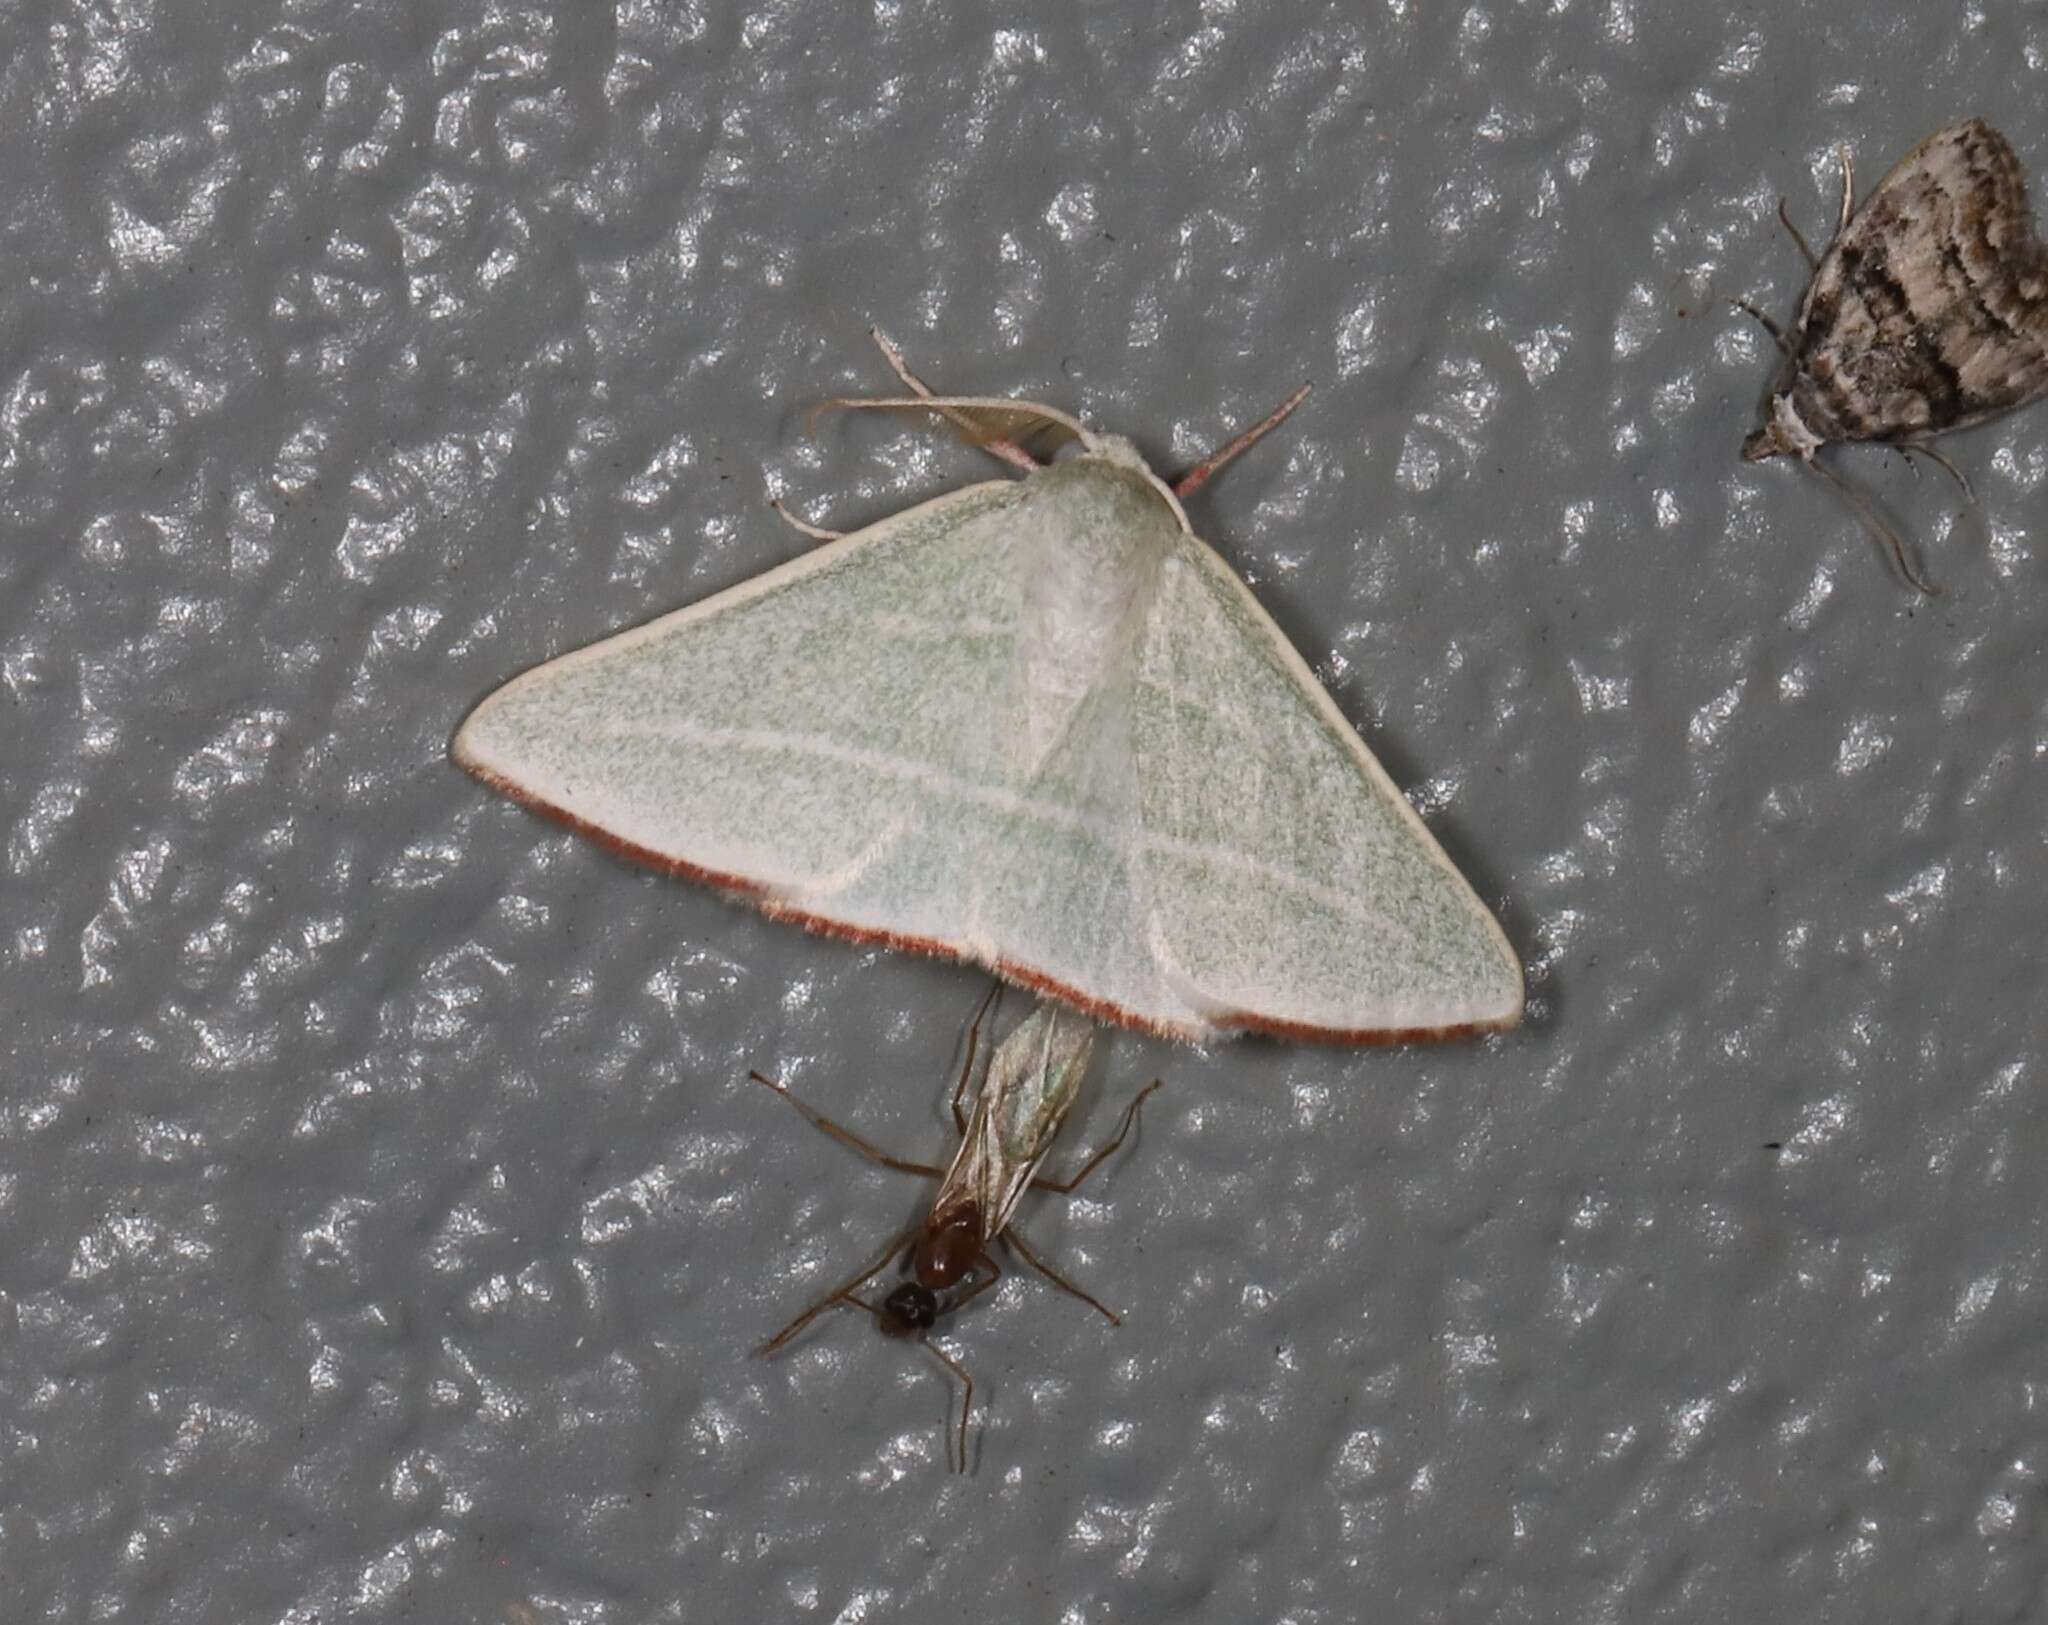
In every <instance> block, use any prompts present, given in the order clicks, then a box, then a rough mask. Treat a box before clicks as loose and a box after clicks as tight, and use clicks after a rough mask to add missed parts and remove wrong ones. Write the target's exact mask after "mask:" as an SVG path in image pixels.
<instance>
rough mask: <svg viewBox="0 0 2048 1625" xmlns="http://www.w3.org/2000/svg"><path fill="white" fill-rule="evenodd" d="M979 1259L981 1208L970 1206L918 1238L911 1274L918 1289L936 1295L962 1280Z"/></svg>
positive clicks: (970, 1204) (971, 1204)
mask: <svg viewBox="0 0 2048 1625" xmlns="http://www.w3.org/2000/svg"><path fill="white" fill-rule="evenodd" d="M980 1256H981V1209H980V1208H978V1207H976V1206H975V1205H974V1204H973V1203H969V1204H968V1205H967V1206H966V1207H964V1208H961V1209H960V1210H959V1211H958V1212H957V1213H955V1214H954V1215H953V1217H952V1218H950V1219H948V1220H947V1221H946V1222H945V1223H944V1224H942V1225H939V1226H937V1227H936V1228H935V1229H931V1230H927V1231H926V1232H925V1233H924V1234H923V1235H922V1236H920V1237H918V1239H917V1256H916V1258H915V1259H914V1260H913V1262H912V1264H911V1272H912V1273H913V1274H914V1275H915V1276H916V1277H917V1284H918V1285H919V1286H921V1287H925V1288H927V1289H929V1290H930V1291H933V1292H938V1291H942V1290H944V1289H945V1288H946V1287H949V1286H952V1285H953V1284H954V1283H955V1282H957V1281H959V1280H960V1279H962V1278H963V1277H964V1276H965V1275H966V1274H967V1272H968V1271H969V1270H971V1269H972V1268H974V1261H975V1260H976V1259H977V1258H979V1257H980ZM898 1290H899V1291H900V1290H902V1289H901V1288H899V1289H898Z"/></svg>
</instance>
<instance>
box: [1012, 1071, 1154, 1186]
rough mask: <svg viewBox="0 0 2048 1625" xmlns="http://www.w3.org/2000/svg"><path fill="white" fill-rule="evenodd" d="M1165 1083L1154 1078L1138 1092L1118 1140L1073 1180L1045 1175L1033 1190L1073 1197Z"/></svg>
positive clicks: (1117, 1133)
mask: <svg viewBox="0 0 2048 1625" xmlns="http://www.w3.org/2000/svg"><path fill="white" fill-rule="evenodd" d="M1163 1081H1164V1080H1163V1079H1160V1078H1154V1079H1153V1080H1152V1081H1151V1082H1150V1083H1148V1084H1146V1085H1145V1087H1144V1088H1142V1089H1140V1090H1139V1091H1138V1095H1137V1098H1136V1099H1135V1100H1133V1101H1132V1102H1131V1103H1130V1105H1129V1106H1127V1107H1125V1108H1124V1120H1123V1122H1122V1123H1121V1124H1120V1125H1119V1126H1118V1128H1117V1131H1116V1138H1115V1139H1113V1140H1111V1141H1110V1142H1109V1144H1107V1145H1105V1146H1104V1147H1103V1148H1102V1149H1101V1150H1099V1151H1097V1152H1096V1153H1095V1155H1094V1156H1092V1157H1090V1158H1089V1159H1088V1160H1087V1161H1086V1162H1084V1163H1083V1164H1081V1171H1080V1172H1079V1173H1077V1174H1076V1175H1074V1177H1073V1178H1072V1179H1069V1180H1065V1181H1061V1180H1057V1179H1047V1178H1045V1177H1044V1176H1043V1175H1040V1176H1038V1177H1037V1178H1035V1179H1033V1180H1032V1181H1031V1189H1033V1190H1036V1191H1058V1192H1059V1193H1060V1195H1062V1196H1072V1195H1073V1194H1074V1191H1075V1189H1076V1188H1077V1187H1078V1186H1079V1185H1080V1183H1081V1181H1082V1180H1084V1179H1086V1178H1087V1177H1088V1176H1089V1175H1090V1174H1092V1173H1094V1172H1095V1170H1096V1168H1097V1166H1098V1165H1099V1164H1100V1163H1101V1162H1102V1159H1103V1158H1104V1157H1107V1156H1108V1155H1109V1154H1110V1153H1111V1152H1112V1151H1114V1150H1115V1149H1116V1148H1117V1147H1118V1146H1120V1145H1122V1144H1123V1143H1124V1136H1125V1135H1127V1134H1129V1133H1130V1132H1131V1128H1132V1126H1133V1125H1134V1124H1136V1122H1137V1121H1138V1108H1139V1107H1140V1106H1142V1105H1144V1104H1145V1097H1146V1096H1147V1095H1149V1094H1150V1093H1151V1092H1152V1091H1153V1090H1154V1089H1157V1088H1158V1087H1159V1085H1160V1084H1161V1083H1162V1082H1163Z"/></svg>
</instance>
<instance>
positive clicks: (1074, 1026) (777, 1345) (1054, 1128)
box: [748, 984, 1162, 1473]
mask: <svg viewBox="0 0 2048 1625" xmlns="http://www.w3.org/2000/svg"><path fill="white" fill-rule="evenodd" d="M999 991H1000V984H998V986H997V987H992V988H991V989H990V990H989V992H988V994H987V995H986V996H985V997H984V998H983V999H982V1002H981V1006H980V1008H979V1009H978V1010H976V1012H975V1015H974V1021H973V1024H972V1025H971V1026H970V1027H969V1028H968V1030H967V1054H966V1058H965V1060H964V1061H963V1062H962V1063H961V1067H960V1077H959V1080H958V1081H957V1082H956V1083H955V1084H954V1086H953V1100H952V1110H953V1124H954V1127H955V1128H956V1129H958V1130H959V1133H960V1149H959V1151H958V1152H957V1153H956V1154H955V1156H954V1158H953V1163H952V1166H951V1167H950V1168H939V1167H937V1166H935V1165H933V1164H931V1163H926V1162H913V1161H911V1160H910V1159H908V1158H906V1157H898V1156H892V1155H891V1154H890V1153H889V1152H887V1151H884V1150H882V1149H881V1147H879V1146H877V1145H875V1144H874V1143H873V1142H872V1141H870V1140H867V1139H864V1138H863V1137H862V1136H860V1135H858V1134H856V1133H854V1132H853V1130H851V1129H849V1128H846V1127H844V1126H842V1125H841V1124H839V1123H835V1122H834V1121H833V1120H832V1119H831V1118H829V1117H827V1116H826V1115H825V1114H824V1113H823V1112H820V1111H818V1110H817V1109H816V1108H815V1107H812V1106H810V1105H807V1104H806V1103H805V1102H804V1101H802V1100H799V1099H798V1098H797V1097H796V1096H795V1095H794V1094H792V1093H791V1092H790V1091H789V1089H788V1088H787V1087H786V1086H785V1085H783V1084H781V1083H779V1082H777V1081H776V1080H775V1079H773V1078H770V1077H767V1076H765V1075H764V1074H762V1073H760V1072H751V1073H749V1074H748V1076H749V1077H751V1078H752V1079H753V1080H754V1081H755V1082H756V1083H759V1084H762V1085H764V1086H765V1087H767V1088H770V1089H773V1090H774V1091H775V1092H776V1093H777V1094H778V1095H780V1096H782V1098H783V1099H784V1100H787V1101H788V1102H789V1103H790V1104H791V1105H792V1106H794V1107H795V1108H796V1109H797V1110H798V1111H799V1112H801V1113H803V1115H804V1116H805V1118H807V1119H808V1120H809V1121H810V1122H811V1123H813V1124H814V1125H816V1126H817V1127H818V1128H820V1129H822V1130H824V1132H825V1133H827V1134H829V1135H831V1136H832V1138H833V1139H835V1140H837V1141H838V1142H839V1143H840V1144H841V1145H844V1146H848V1147H850V1148H852V1149H853V1150H855V1151H858V1152H859V1153H860V1154H861V1155H862V1156H864V1157H866V1158H867V1159H868V1160H869V1161H871V1162H876V1163H879V1164H881V1166H883V1167H884V1168H893V1169H895V1170H896V1171H898V1172H899V1173H907V1174H917V1175H919V1176H921V1177H922V1178H925V1179H936V1180H938V1181H939V1189H938V1193H937V1195H935V1196H934V1197H933V1198H932V1204H931V1207H930V1209H929V1210H928V1211H927V1212H926V1214H925V1216H924V1217H923V1218H922V1219H920V1220H919V1221H918V1222H917V1223H915V1224H913V1225H911V1226H909V1227H908V1228H907V1229H904V1230H902V1231H899V1232H898V1233H897V1234H896V1235H895V1236H893V1237H891V1238H890V1240H889V1244H888V1246H887V1247H885V1248H884V1249H883V1250H882V1253H881V1255H880V1256H879V1257H878V1258H876V1259H875V1260H874V1262H873V1263H871V1264H869V1265H868V1266H867V1267H866V1268H865V1269H863V1270H862V1271H861V1272H860V1273H859V1274H858V1275H855V1276H853V1277H851V1278H850V1279H848V1280H846V1281H843V1282H842V1283H840V1284H839V1285H838V1286H836V1287H834V1288H833V1289H832V1290H831V1291H830V1292H828V1293H826V1294H825V1295H824V1296H823V1297H822V1298H820V1299H818V1301H817V1302H816V1303H814V1304H812V1305H811V1306H810V1307H809V1308H808V1309H806V1310H804V1312H803V1313H802V1314H800V1315H798V1316H797V1317H796V1319H794V1320H792V1321H791V1322H790V1323H789V1324H788V1325H787V1326H785V1327H783V1328H782V1330H781V1331H779V1332H777V1333H776V1334H775V1335H774V1336H773V1337H771V1338H769V1339H768V1340H767V1342H765V1343H763V1344H762V1345H761V1346H760V1348H759V1349H757V1350H756V1351H755V1352H756V1353H758V1354H762V1355H772V1354H775V1353H777V1352H778V1351H779V1350H781V1349H783V1348H785V1347H786V1346H787V1345H788V1344H789V1343H790V1341H791V1340H792V1339H793V1338H795V1337H796V1336H797V1334H798V1333H800V1332H801V1331H803V1329H804V1328H805V1327H806V1326H808V1325H810V1324H811V1322H812V1321H813V1320H815V1319H817V1317H818V1316H819V1315H821V1314H823V1313H824V1312H825V1311H826V1310H827V1309H831V1308H834V1307H837V1306H840V1305H844V1306H846V1307H849V1308H854V1309H859V1310H862V1311H864V1312H865V1313H866V1314H867V1315H869V1316H870V1317H871V1318H872V1319H873V1320H874V1322H875V1324H876V1326H877V1327H878V1328H880V1330H881V1331H882V1332H883V1333H884V1334H886V1335H888V1336H891V1337H900V1338H905V1339H908V1340H910V1341H912V1342H916V1343H919V1344H921V1345H923V1346H924V1347H925V1348H926V1349H928V1350H929V1351H930V1352H931V1354H932V1355H933V1356H934V1357H935V1358H936V1359H937V1360H938V1361H939V1362H940V1363H941V1364H943V1365H944V1366H945V1367H946V1369H947V1370H949V1371H951V1372H952V1373H953V1374H954V1375H955V1376H956V1377H958V1378H959V1379H960V1381H961V1384H962V1386H963V1389H964V1394H963V1397H962V1400H961V1406H960V1427H959V1433H958V1457H957V1459H958V1471H960V1472H963V1473H964V1472H966V1471H967V1421H968V1417H969V1415H970V1413H971V1412H972V1410H973V1408H974V1379H973V1378H972V1377H971V1376H969V1375H968V1373H967V1368H966V1367H965V1366H964V1365H962V1364H961V1363H960V1362H959V1361H958V1360H956V1359H954V1358H953V1356H952V1355H950V1354H948V1353H947V1352H946V1351H945V1350H944V1349H942V1348H940V1347H939V1346H938V1345H937V1344H935V1343H933V1342H932V1341H931V1339H930V1336H929V1333H930V1332H931V1330H932V1328H933V1327H934V1326H935V1325H937V1323H938V1322H939V1320H940V1319H941V1318H942V1317H944V1316H946V1315H950V1314H953V1313H955V1312H957V1311H958V1310H960V1309H962V1308H964V1307H965V1306H966V1305H967V1304H969V1303H971V1302H973V1301H974V1300H975V1299H976V1298H978V1297H980V1296H981V1295H982V1294H983V1293H984V1292H986V1291H988V1289H989V1288H990V1287H992V1286H994V1285H995V1284H996V1282H997V1281H998V1280H1000V1279H1001V1278H1002V1274H1003V1271H1002V1267H1001V1266H1000V1265H999V1264H997V1263H996V1261H995V1258H994V1256H993V1255H992V1252H991V1248H993V1247H1000V1248H1002V1249H1003V1250H1004V1251H1006V1252H1014V1253H1015V1254H1016V1255H1017V1256H1018V1257H1020V1258H1022V1259H1023V1260H1024V1262H1025V1263H1027V1264H1029V1265H1030V1266H1031V1267H1032V1268H1033V1269H1035V1270H1037V1271H1038V1273H1039V1274H1041V1275H1043V1276H1044V1277H1045V1278H1046V1279H1047V1280H1048V1281H1050V1282H1052V1284H1053V1285H1054V1286H1056V1287H1058V1288H1059V1289H1060V1290H1061V1291H1063V1292H1067V1293H1070V1294H1072V1295H1073V1296H1074V1297H1076V1298H1079V1299H1080V1300H1081V1301H1082V1302H1083V1303H1085V1304H1087V1305H1088V1306H1089V1307H1090V1308H1092V1309H1094V1310H1096V1311H1097V1312H1099V1313H1100V1314H1101V1315H1102V1316H1103V1317H1104V1318H1105V1319H1107V1320H1108V1321H1109V1323H1110V1324H1111V1325H1112V1326H1116V1325H1121V1324H1122V1321H1121V1319H1120V1318H1119V1317H1118V1316H1117V1314H1116V1313H1115V1311H1113V1310H1111V1309H1109V1308H1108V1307H1106V1306H1105V1305H1104V1304H1103V1303H1102V1302H1101V1301H1100V1300H1099V1299H1097V1298H1096V1297H1095V1296H1094V1295H1093V1294H1091V1293H1089V1292H1087V1291H1084V1290H1083V1289H1082V1288H1080V1287H1078V1286H1076V1285H1074V1283H1073V1282H1071V1281H1069V1280H1067V1279H1066V1277H1064V1276H1063V1275H1061V1274H1060V1273H1059V1272H1058V1271H1057V1270H1055V1269H1054V1268H1053V1267H1052V1266H1051V1265H1050V1264H1048V1263H1047V1262H1046V1261H1045V1260H1044V1259H1042V1258H1040V1257H1039V1256H1038V1254H1037V1253H1036V1252H1034V1251H1033V1250H1032V1248H1031V1246H1030V1245H1029V1243H1027V1242H1026V1241H1025V1240H1024V1238H1023V1237H1022V1236H1021V1235H1019V1234H1018V1233H1017V1232H1016V1231H1015V1230H1014V1229H1012V1228H1011V1225H1010V1221H1011V1218H1012V1217H1013V1215H1014V1214H1015V1212H1016V1209H1017V1204H1018V1203H1019V1202H1020V1201H1021V1200H1022V1199H1023V1195H1024V1193H1025V1191H1027V1190H1041V1191H1056V1192H1058V1193H1059V1194H1060V1195H1062V1196H1068V1195H1072V1194H1073V1192H1074V1191H1076V1190H1077V1189H1079V1188H1080V1185H1081V1182H1082V1181H1083V1180H1085V1179H1086V1178H1087V1177H1088V1176H1089V1175H1090V1174H1092V1173H1093V1172H1094V1171H1095V1170H1096V1169H1097V1168H1098V1167H1100V1166H1101V1165H1102V1163H1103V1162H1104V1161H1105V1160H1106V1159H1107V1158H1108V1157H1109V1156H1110V1155H1111V1154H1112V1153H1113V1152H1115V1151H1116V1149H1117V1148H1118V1147H1119V1146H1121V1145H1122V1144H1123V1143H1124V1140H1125V1139H1126V1138H1127V1137H1128V1136H1129V1134H1130V1132H1131V1130H1132V1128H1133V1127H1135V1126H1136V1124H1137V1121H1138V1108H1139V1107H1141V1106H1143V1105H1144V1103H1145V1097H1146V1096H1147V1095H1149V1094H1151V1093H1152V1091H1153V1090H1155V1089H1157V1088H1158V1087H1159V1086H1160V1083H1161V1081H1162V1080H1160V1079H1158V1078H1155V1079H1153V1080H1152V1082H1151V1083H1149V1084H1147V1085H1146V1086H1145V1087H1144V1088H1143V1089H1141V1090H1139V1091H1138V1093H1137V1095H1136V1097H1135V1098H1134V1099H1133V1100H1132V1101H1131V1103H1130V1105H1129V1106H1128V1107H1127V1108H1125V1111H1124V1115H1123V1121H1122V1123H1121V1124H1120V1125H1119V1126H1118V1128H1117V1131H1116V1135H1115V1137H1114V1138H1113V1139H1111V1140H1110V1141H1109V1143H1108V1144H1107V1145H1104V1146H1103V1147H1101V1148H1100V1149H1099V1150H1098V1151H1096V1152H1095V1153H1094V1155H1092V1156H1090V1157H1089V1158H1088V1159H1087V1160H1086V1161H1085V1162H1084V1163H1082V1165H1081V1167H1080V1170H1079V1171H1078V1172H1076V1173H1075V1174H1074V1175H1073V1176H1072V1177H1070V1178H1067V1179H1049V1178H1047V1177H1045V1176H1044V1175H1042V1174H1040V1173H1039V1172H1038V1169H1039V1165H1040V1164H1041V1163H1043V1162H1044V1160H1045V1157H1046V1153H1047V1152H1048V1151H1050V1150H1051V1148H1052V1142H1053V1138H1054V1136H1055V1135H1057V1134H1058V1132H1059V1128H1060V1124H1061V1123H1063V1122H1064V1121H1065V1120H1066V1117H1067V1114H1068V1112H1069V1111H1071V1110H1072V1108H1073V1104H1074V1100H1075V1097H1076V1095H1077V1094H1078V1093H1079V1090H1080V1085H1081V1079H1082V1076H1083V1074H1084V1073H1085V1072H1086V1071H1087V1069H1088V1057H1089V1053H1090V1051H1091V1050H1092V1048H1093V1046H1094V1041H1095V1027H1094V1023H1092V1022H1091V1021H1089V1020H1088V1019H1087V1018H1086V1017H1085V1016H1080V1015H1076V1014H1075V1013H1074V1012H1072V1011H1070V1010H1067V1009H1064V1008H1062V1007H1059V1006H1055V1005H1051V1004H1041V1005H1040V1006H1039V1007H1038V1008H1037V1009H1036V1010H1034V1011H1033V1012H1032V1013H1031V1014H1030V1015H1029V1016H1027V1017H1026V1018H1025V1019H1024V1020H1023V1021H1022V1022H1020V1023H1019V1024H1018V1026H1017V1028H1016V1030H1015V1031H1014V1032H1012V1033H1011V1034H1010V1036H1009V1037H1008V1038H1006V1039H1004V1040H1003V1042H1002V1044H1001V1045H1000V1046H998V1047H997V1048H996V1049H995V1050H994V1051H993V1053H992V1054H991V1055H990V1057H989V1061H988V1065H987V1067H986V1069H985V1071H984V1074H983V1078H982V1084H981V1088H980V1090H979V1091H978V1092H977V1094H976V1095H975V1100H974V1109H973V1112H972V1114H971V1115H970V1114H969V1113H967V1112H964V1111H963V1110H962V1109H961V1104H960V1103H961V1099H962V1097H963V1096H964V1095H965V1094H966V1092H967V1083H968V1079H969V1078H970V1077H971V1076H972V1075H973V1072H974V1061H975V1056H976V1054H977V1052H978V1049H979V1047H980V1034H981V1027H982V1023H983V1021H984V1020H985V1019H986V1018H987V1016H988V1014H989V1010H990V1007H991V1006H992V1005H993V1004H994V1002H995V999H996V995H997V993H998V992H999ZM898 1258H902V1259H903V1260H904V1263H905V1266H906V1268H905V1273H906V1276H907V1279H905V1280H903V1281H902V1282H900V1283H899V1284H898V1285H896V1286H895V1287H892V1288H891V1289H890V1290H889V1291H888V1293H887V1294H886V1295H884V1297H883V1298H882V1300H881V1302H879V1303H874V1302H870V1301H869V1300H868V1299H867V1298H864V1297H861V1296H860V1289H861V1288H862V1287H864V1286H866V1285H867V1283H868V1282H869V1281H871V1280H873V1279H874V1278H875V1277H876V1276H877V1275H880V1274H881V1273H882V1271H883V1270H884V1269H886V1268H887V1267H888V1266H889V1265H890V1264H891V1263H892V1262H894V1261H895V1260H897V1259H898ZM951 1409H952V1407H951V1403H950V1401H949V1402H948V1405H947V1410H948V1412H949V1419H950V1411H951ZM946 1459H947V1465H948V1466H949V1467H952V1466H953V1465H954V1462H955V1451H954V1448H953V1438H952V1430H951V1429H948V1446H947V1457H946Z"/></svg>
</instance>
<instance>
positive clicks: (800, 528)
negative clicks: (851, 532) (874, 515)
mask: <svg viewBox="0 0 2048 1625" xmlns="http://www.w3.org/2000/svg"><path fill="white" fill-rule="evenodd" d="M768 506H769V507H771V508H773V509H774V510H775V514H776V517H777V518H778V519H780V520H781V521H782V522H783V523H784V524H785V525H787V526H789V528H790V529H791V530H793V531H795V532H796V533H797V534H798V535H800V536H808V537H810V539H811V540H812V541H814V542H836V541H838V540H839V539H840V538H841V537H842V536H844V535H845V534H846V532H845V531H843V530H826V529H825V528H824V527H823V526H821V525H813V524H810V523H808V522H807V521H805V520H802V519H799V518H797V516H796V515H795V514H793V513H791V512H790V511H789V510H788V509H787V508H785V507H784V506H783V505H782V498H780V497H770V498H769V499H768Z"/></svg>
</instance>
